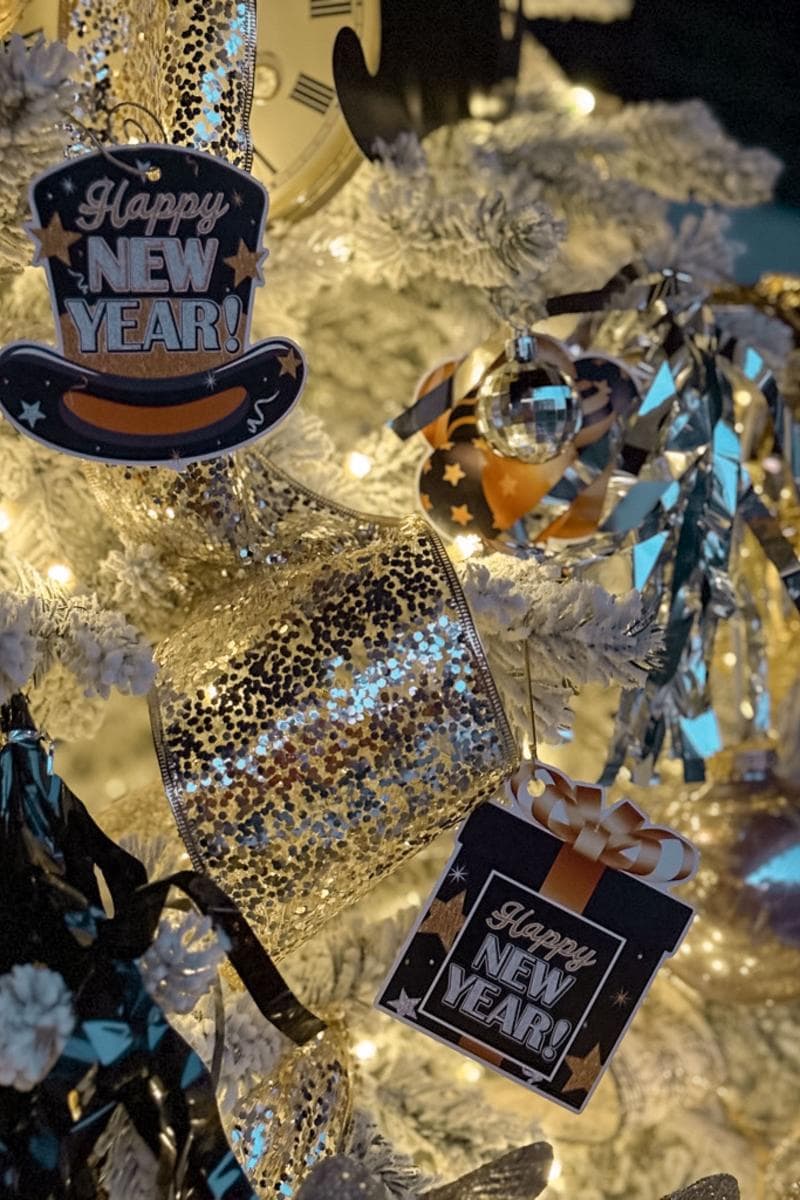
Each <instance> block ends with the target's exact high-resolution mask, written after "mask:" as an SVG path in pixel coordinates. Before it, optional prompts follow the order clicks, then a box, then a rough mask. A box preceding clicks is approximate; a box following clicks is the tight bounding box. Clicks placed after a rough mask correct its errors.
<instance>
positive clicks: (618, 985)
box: [377, 764, 697, 1112]
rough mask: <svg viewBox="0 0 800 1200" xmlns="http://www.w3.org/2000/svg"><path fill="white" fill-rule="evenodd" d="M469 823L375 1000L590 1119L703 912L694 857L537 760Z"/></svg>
mask: <svg viewBox="0 0 800 1200" xmlns="http://www.w3.org/2000/svg"><path fill="white" fill-rule="evenodd" d="M507 793H508V798H509V799H510V800H511V801H512V803H513V805H514V807H515V811H514V810H512V809H510V808H507V807H503V806H502V805H501V804H499V803H497V802H492V803H488V804H484V805H481V806H480V807H479V808H478V809H477V810H476V811H475V812H474V813H473V814H472V815H471V816H470V817H469V819H468V820H467V821H466V823H465V824H464V826H463V827H462V829H461V830H460V832H459V835H458V844H457V847H456V851H455V853H454V854H453V856H452V858H451V860H450V862H449V863H448V865H447V867H446V868H445V870H444V872H443V874H442V876H441V878H440V880H439V883H438V885H437V888H436V890H435V892H434V894H433V896H432V898H431V901H430V903H429V905H428V907H427V908H426V910H425V912H424V913H423V914H422V916H421V917H420V919H419V920H418V921H417V923H416V925H415V927H414V929H413V930H412V932H411V934H410V936H409V938H408V940H407V942H406V944H405V945H404V947H403V949H402V950H401V952H400V954H399V956H398V958H397V961H396V963H395V964H394V967H393V968H392V971H391V973H390V975H389V978H388V980H387V982H386V983H385V985H384V987H383V989H382V992H381V994H380V996H379V998H378V1001H377V1006H378V1007H379V1008H381V1009H382V1010H383V1011H384V1012H386V1013H388V1014H389V1015H390V1016H393V1017H396V1018H398V1019H399V1020H401V1021H404V1022H405V1023H406V1024H409V1025H412V1026H413V1027H414V1028H416V1029H419V1030H421V1031H422V1032H424V1033H427V1034H428V1035H429V1036H431V1037H433V1038H435V1039H436V1040H437V1041H440V1042H444V1043H445V1044H448V1045H453V1046H456V1047H458V1048H459V1049H460V1050H461V1051H462V1052H463V1053H465V1054H466V1055H468V1056H469V1057H471V1058H475V1059H477V1060H479V1061H481V1062H483V1063H485V1064H488V1065H489V1066H490V1067H492V1068H493V1069H494V1070H496V1071H498V1072H499V1073H500V1074H502V1075H506V1076H508V1077H509V1078H511V1079H514V1080H516V1081H517V1082H520V1083H522V1084H524V1085H525V1086H527V1087H529V1088H530V1089H531V1090H532V1091H534V1092H538V1093H540V1094H541V1095H543V1096H546V1097H548V1098H549V1099H551V1100H554V1101H555V1102H556V1103H558V1104H561V1105H562V1106H564V1107H565V1108H568V1109H571V1110H573V1111H575V1112H580V1111H582V1110H583V1108H584V1107H585V1106H586V1104H587V1103H588V1101H589V1098H590V1096H591V1095H592V1092H593V1091H594V1089H595V1087H596V1085H597V1083H598V1080H599V1079H600V1077H601V1075H602V1074H603V1071H604V1070H605V1068H606V1067H607V1065H608V1063H609V1060H610V1059H611V1056H612V1054H613V1053H614V1050H615V1048H616V1046H617V1045H618V1043H619V1041H620V1039H621V1038H622V1036H623V1034H624V1033H625V1030H626V1029H627V1027H628V1025H629V1024H630V1021H631V1019H632V1017H633V1015H634V1013H635V1011H636V1009H637V1007H638V1005H639V1004H640V1003H641V1001H642V998H643V997H644V994H645V992H646V991H647V989H648V987H649V986H650V984H651V982H652V980H653V978H654V976H655V973H656V971H657V970H658V967H659V966H660V964H661V963H662V961H663V960H664V959H665V958H666V957H668V956H669V955H671V954H674V953H675V951H676V949H677V948H678V946H679V944H680V942H681V940H682V938H683V937H684V935H685V933H686V931H687V929H688V928H689V924H690V922H691V920H692V915H693V914H692V909H691V908H690V907H689V906H688V905H686V904H683V903H682V902H681V901H679V900H676V899H674V898H673V897H672V896H671V895H670V894H669V893H668V891H667V890H666V889H667V887H668V886H669V885H670V884H673V883H679V882H682V881H684V880H687V879H689V878H690V877H691V875H692V874H693V872H694V870H695V868H696V861H697V853H696V851H695V849H694V847H692V846H691V845H690V844H689V843H688V842H686V841H684V839H683V838H681V837H679V836H678V834H675V833H673V832H672V831H671V830H668V829H659V828H655V827H653V826H651V825H649V824H648V822H647V819H646V817H645V816H644V815H643V814H642V813H641V812H640V811H639V810H638V809H637V808H635V807H634V805H632V804H630V803H628V802H627V801H625V802H623V803H621V804H619V805H616V806H615V807H613V808H604V807H603V797H604V792H603V789H602V788H600V787H598V786H596V785H594V784H585V783H574V782H573V781H572V780H570V779H568V778H567V777H566V776H565V775H562V774H561V773H560V772H559V771H556V770H555V769H554V768H552V767H546V766H543V765H541V764H526V765H525V766H524V767H523V768H522V770H521V771H520V772H519V773H518V774H517V775H516V776H515V777H514V779H513V780H511V781H510V782H509V784H508V785H507Z"/></svg>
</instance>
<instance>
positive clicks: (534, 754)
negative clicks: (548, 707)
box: [525, 638, 539, 760]
mask: <svg viewBox="0 0 800 1200" xmlns="http://www.w3.org/2000/svg"><path fill="white" fill-rule="evenodd" d="M525 683H526V685H527V688H528V715H529V716H530V719H531V758H532V759H534V760H538V758H539V745H538V738H537V736H536V709H535V708H534V704H533V677H532V675H531V646H530V642H529V641H528V639H527V638H526V639H525Z"/></svg>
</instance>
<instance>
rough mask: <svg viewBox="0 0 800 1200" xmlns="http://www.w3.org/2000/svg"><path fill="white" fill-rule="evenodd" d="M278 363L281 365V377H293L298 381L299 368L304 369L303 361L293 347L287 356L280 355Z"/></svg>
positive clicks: (287, 352)
mask: <svg viewBox="0 0 800 1200" xmlns="http://www.w3.org/2000/svg"><path fill="white" fill-rule="evenodd" d="M278 362H279V363H280V364H281V375H291V377H292V379H297V368H298V367H302V365H303V360H302V358H301V357H300V355H299V354H295V352H294V350H292V348H291V346H290V347H289V349H288V350H287V351H286V353H285V354H279V355H278ZM279 378H280V376H279Z"/></svg>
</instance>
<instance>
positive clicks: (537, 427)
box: [476, 334, 583, 463]
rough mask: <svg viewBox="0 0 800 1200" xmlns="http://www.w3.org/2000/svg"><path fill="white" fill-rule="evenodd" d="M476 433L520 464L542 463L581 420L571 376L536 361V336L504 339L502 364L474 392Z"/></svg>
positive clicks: (564, 444)
mask: <svg viewBox="0 0 800 1200" xmlns="http://www.w3.org/2000/svg"><path fill="white" fill-rule="evenodd" d="M476 421H477V425H478V431H479V432H480V434H481V436H482V437H484V438H485V439H486V441H487V442H488V443H489V445H490V446H491V447H492V449H493V450H495V451H496V452H497V453H498V454H501V455H503V456H504V457H505V458H516V459H519V460H520V461H521V462H526V463H543V462H548V461H549V460H550V459H551V458H555V457H556V456H557V455H558V454H561V453H562V451H563V450H565V449H566V448H567V446H569V445H570V443H571V442H572V441H573V440H574V439H575V437H576V435H577V434H578V432H579V431H580V428H581V425H582V424H583V412H582V410H581V403H580V399H579V398H578V395H577V393H576V391H575V388H574V385H573V382H572V380H570V379H569V377H568V376H567V375H565V374H564V373H563V372H562V371H560V370H559V369H558V367H556V366H553V364H552V363H549V362H544V361H543V360H542V359H537V355H536V339H535V338H534V337H533V336H532V334H521V335H519V336H518V337H515V338H513V339H512V340H511V341H510V342H508V344H507V346H506V362H504V363H502V364H501V366H499V367H497V368H495V370H493V371H491V372H490V373H489V374H488V375H487V376H486V378H485V379H484V381H483V383H482V384H481V388H480V391H479V392H478V405H477V410H476Z"/></svg>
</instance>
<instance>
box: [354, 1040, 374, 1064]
mask: <svg viewBox="0 0 800 1200" xmlns="http://www.w3.org/2000/svg"><path fill="white" fill-rule="evenodd" d="M353 1053H354V1054H355V1056H356V1058H357V1059H358V1060H359V1062H369V1061H370V1059H372V1058H374V1057H375V1055H376V1054H377V1053H378V1047H377V1046H376V1045H375V1043H374V1042H372V1041H370V1039H369V1038H364V1039H363V1041H360V1042H356V1044H355V1046H354V1047H353Z"/></svg>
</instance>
